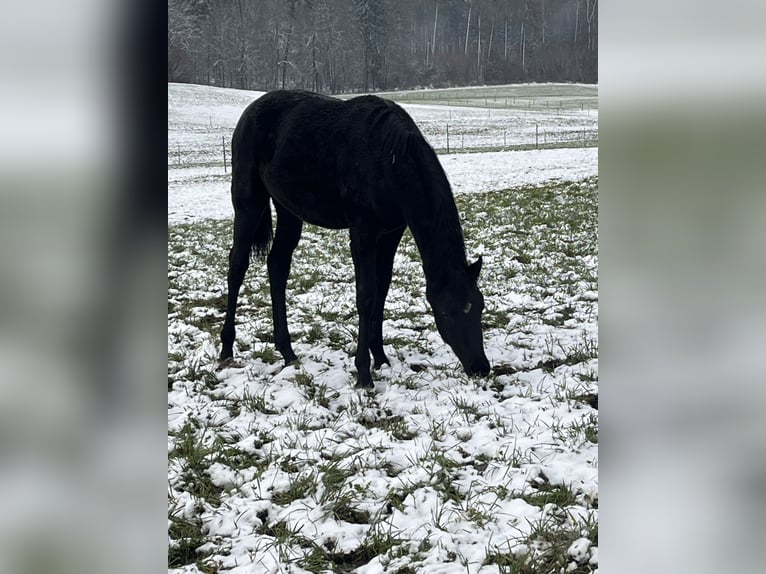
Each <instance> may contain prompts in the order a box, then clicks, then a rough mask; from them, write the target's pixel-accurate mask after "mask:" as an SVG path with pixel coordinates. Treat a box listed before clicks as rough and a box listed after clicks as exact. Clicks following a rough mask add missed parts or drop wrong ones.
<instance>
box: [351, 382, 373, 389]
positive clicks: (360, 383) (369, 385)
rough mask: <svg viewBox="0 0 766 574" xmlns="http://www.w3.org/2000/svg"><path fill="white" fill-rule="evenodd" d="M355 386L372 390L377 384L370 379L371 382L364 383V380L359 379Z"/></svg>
mask: <svg viewBox="0 0 766 574" xmlns="http://www.w3.org/2000/svg"><path fill="white" fill-rule="evenodd" d="M354 388H355V389H367V390H371V389H374V388H375V385H373V384H372V381H370V382H369V383H364V382H362V381H357V382H356V385H354Z"/></svg>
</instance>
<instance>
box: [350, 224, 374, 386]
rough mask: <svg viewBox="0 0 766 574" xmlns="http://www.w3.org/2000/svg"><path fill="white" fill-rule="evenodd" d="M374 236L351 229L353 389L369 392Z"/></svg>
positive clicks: (359, 229) (367, 232)
mask: <svg viewBox="0 0 766 574" xmlns="http://www.w3.org/2000/svg"><path fill="white" fill-rule="evenodd" d="M376 239H377V234H376V233H374V232H373V231H371V230H370V229H367V228H360V227H355V228H352V229H351V254H352V256H353V258H354V271H355V275H356V308H357V311H358V312H359V341H358V344H357V348H356V358H355V361H354V364H355V365H356V371H357V376H358V380H357V383H356V386H357V387H360V388H372V386H373V384H372V376H371V375H370V351H369V349H370V341H371V339H372V321H373V311H374V308H375V292H376V290H377V285H376V283H377V282H376V278H375V274H376V265H375V251H376V249H375V243H376Z"/></svg>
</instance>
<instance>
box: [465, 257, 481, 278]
mask: <svg viewBox="0 0 766 574" xmlns="http://www.w3.org/2000/svg"><path fill="white" fill-rule="evenodd" d="M480 271H481V255H479V258H478V259H477V260H476V261H474V262H473V263H471V264H470V265H469V266H468V275H469V276H470V277H471V280H472V281H473V282H474V283H475V282H476V281H477V280H478V279H479V272H480Z"/></svg>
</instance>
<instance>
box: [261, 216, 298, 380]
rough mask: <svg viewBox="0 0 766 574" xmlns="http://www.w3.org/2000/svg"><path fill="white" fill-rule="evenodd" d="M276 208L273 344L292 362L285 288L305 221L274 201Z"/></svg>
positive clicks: (271, 260) (271, 261)
mask: <svg viewBox="0 0 766 574" xmlns="http://www.w3.org/2000/svg"><path fill="white" fill-rule="evenodd" d="M275 206H276V209H277V231H276V233H275V234H274V243H273V244H272V246H271V252H270V253H269V258H268V267H269V284H270V285H271V310H272V316H273V320H274V345H275V346H276V348H277V350H278V351H279V352H280V353H281V354H282V357H283V358H284V360H285V364H286V365H289V364H290V363H292V362H294V361H295V360H296V359H297V357H296V356H295V353H294V352H293V346H292V343H291V341H290V331H289V330H288V328H287V307H286V304H285V289H286V287H287V277H288V275H289V274H290V263H291V262H292V258H293V251H295V247H296V246H297V245H298V241H299V240H300V238H301V230H302V229H303V222H302V221H301V220H300V219H298V218H297V217H295V216H294V215H293V214H292V213H290V212H289V211H287V210H286V209H285V208H283V207H282V206H280V205H279V204H277V203H276V202H275Z"/></svg>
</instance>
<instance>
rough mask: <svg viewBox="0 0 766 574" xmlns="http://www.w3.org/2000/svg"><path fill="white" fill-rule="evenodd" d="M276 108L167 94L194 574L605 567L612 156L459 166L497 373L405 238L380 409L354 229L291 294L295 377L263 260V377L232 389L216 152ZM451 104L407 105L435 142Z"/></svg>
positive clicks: (180, 465)
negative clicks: (469, 362) (601, 329)
mask: <svg viewBox="0 0 766 574" xmlns="http://www.w3.org/2000/svg"><path fill="white" fill-rule="evenodd" d="M253 98H254V94H253V93H252V92H240V91H237V90H221V89H215V88H208V87H201V86H180V85H173V84H170V85H169V87H168V112H169V123H168V139H169V145H168V152H169V153H168V162H169V165H168V205H169V207H168V218H169V230H168V257H169V262H168V280H169V290H168V373H169V377H168V481H169V487H168V488H169V491H168V502H169V509H168V528H169V554H168V556H169V558H168V559H169V568H170V569H171V571H173V572H236V573H238V574H244V573H261V572H263V573H266V572H296V573H300V572H358V573H377V572H391V573H396V572H399V573H401V574H405V573H411V572H433V573H450V572H455V573H457V572H460V573H463V572H469V573H474V572H481V573H493V572H516V571H518V572H549V571H556V572H558V571H564V570H565V571H568V572H591V571H596V570H597V569H598V510H597V509H598V475H597V466H598V448H597V443H598V411H597V395H598V352H597V349H598V331H597V316H598V295H597V291H598V281H597V267H598V250H597V196H598V191H597V162H598V156H597V150H596V148H592V147H591V148H582V149H580V148H562V149H547V150H526V151H505V152H484V153H465V154H456V155H452V154H450V155H440V160H441V161H442V163H443V165H444V166H445V170H446V171H447V174H448V176H449V178H450V180H451V182H452V184H453V188H454V190H455V192H456V201H457V204H458V209H459V211H460V214H461V219H462V220H463V222H464V232H465V236H466V245H467V249H468V252H469V257H470V258H473V257H475V256H476V255H478V254H482V255H483V257H484V266H483V271H482V276H481V278H480V287H481V289H482V292H483V293H484V296H485V299H486V310H485V313H484V317H483V321H484V325H485V328H484V336H485V346H486V350H487V356H488V358H489V359H490V362H491V363H492V364H493V366H494V367H495V370H494V372H493V373H492V374H491V375H489V376H488V377H486V378H484V379H471V378H468V377H466V376H465V375H464V374H463V373H462V371H461V370H460V369H459V364H458V362H457V359H456V358H455V356H454V355H453V354H452V351H451V350H450V349H449V347H448V346H447V345H446V344H445V343H444V342H443V341H442V340H441V339H440V337H439V336H438V334H437V333H436V330H435V325H434V321H433V317H432V315H431V314H430V309H429V307H428V305H427V302H426V300H425V283H424V278H423V273H422V269H421V267H420V259H419V255H418V253H417V249H416V247H415V245H414V242H413V241H412V238H411V237H410V236H409V234H406V235H405V239H404V241H403V242H402V245H401V247H400V249H399V252H398V253H397V256H396V261H395V267H394V279H393V282H392V287H391V292H390V294H389V298H388V302H387V306H386V323H385V324H384V339H385V342H386V346H385V347H386V352H387V354H388V356H389V357H390V358H391V359H392V365H391V366H390V367H388V366H386V367H384V368H383V369H382V370H381V371H380V372H377V373H375V374H374V375H373V377H374V379H375V383H376V392H375V393H374V394H371V395H368V394H362V393H360V392H358V391H355V390H354V389H353V382H354V380H353V352H354V349H355V334H356V330H357V317H356V311H355V305H354V289H353V266H352V264H351V258H350V254H349V252H348V239H347V232H342V231H330V230H324V229H319V228H315V227H312V226H306V227H305V228H304V235H303V239H302V241H301V243H300V245H299V247H298V249H297V250H296V253H295V257H294V260H293V269H292V273H291V277H290V282H289V283H288V299H287V304H288V320H289V323H290V329H291V332H292V335H293V341H294V347H295V351H296V354H297V355H298V357H299V359H300V363H299V364H298V365H296V366H291V367H287V368H283V365H282V362H281V357H279V356H278V355H277V354H276V353H275V351H274V349H273V345H272V344H271V342H270V339H271V328H272V327H271V309H270V299H269V295H268V281H267V279H266V273H265V266H264V265H262V264H260V263H257V262H254V263H253V264H252V265H251V268H250V271H249V272H248V276H247V278H246V281H245V285H244V286H243V290H242V295H241V297H240V308H239V313H238V326H237V342H236V344H235V355H236V356H237V357H238V359H239V361H240V362H241V363H242V366H241V367H238V368H230V369H226V370H224V371H220V372H217V371H216V370H215V367H216V359H217V353H218V345H219V341H218V332H219V330H220V327H221V325H222V320H223V309H224V305H223V302H224V293H225V274H226V258H227V252H228V247H229V241H230V229H229V226H230V223H229V221H228V219H229V218H230V216H231V207H230V205H229V197H228V193H229V191H228V175H227V174H224V173H223V163H222V158H220V160H221V161H220V163H219V164H216V163H215V160H214V159H213V156H212V155H209V154H207V152H205V151H204V149H205V148H204V145H203V144H205V145H206V142H210V143H212V144H213V145H215V143H216V140H217V144H218V147H219V149H220V147H221V141H220V140H221V134H222V133H224V134H225V133H228V132H225V131H223V130H222V128H225V129H229V130H230V129H233V126H234V124H235V123H236V120H237V119H238V117H239V114H240V113H241V111H242V109H243V108H244V107H245V105H247V104H248V103H249V102H250V101H252V99H253ZM433 107H435V106H425V108H427V109H422V110H418V105H416V104H411V105H409V104H408V105H407V109H408V110H409V111H410V112H411V113H412V114H413V117H414V118H415V119H416V121H418V123H419V124H421V125H423V122H426V121H427V117H429V114H433V113H435V112H434V111H433V110H431V108H433ZM441 109H444V108H441ZM463 111H464V114H465V115H464V116H461V118H462V119H461V120H460V121H463V122H464V124H465V125H466V126H470V125H471V122H472V121H474V120H476V121H478V119H477V118H478V116H477V115H476V113H477V112H476V110H475V109H471V108H464V109H463V110H461V109H460V108H457V107H450V112H449V113H451V114H452V115H453V116H457V115H459V114H461V113H463ZM439 113H441V112H439ZM484 113H486V112H485V111H484ZM493 113H494V110H493ZM420 114H422V115H420ZM424 118H426V119H424ZM471 118H473V119H474V120H472V119H471ZM596 119H597V118H596ZM562 125H563V124H562ZM174 148H175V149H177V150H178V149H179V148H180V154H179V156H178V157H180V158H181V159H182V163H181V164H180V165H178V164H176V163H175V161H176V160H177V159H178V158H177V157H174V154H173V150H174ZM190 164H196V165H190ZM562 569H563V570H562Z"/></svg>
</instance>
